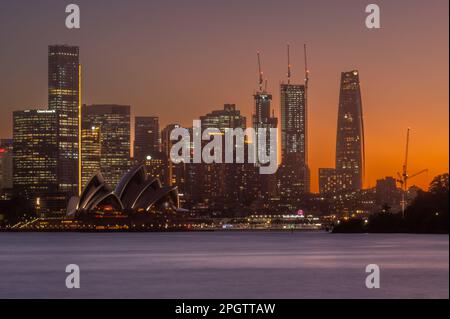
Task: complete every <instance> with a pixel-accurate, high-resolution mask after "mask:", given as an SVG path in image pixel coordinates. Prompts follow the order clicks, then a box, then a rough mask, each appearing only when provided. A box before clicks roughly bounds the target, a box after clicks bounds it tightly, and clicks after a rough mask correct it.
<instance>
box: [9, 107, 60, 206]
mask: <svg viewBox="0 0 450 319" xmlns="http://www.w3.org/2000/svg"><path fill="white" fill-rule="evenodd" d="M57 122H58V114H57V112H56V111H55V110H25V111H15V112H14V113H13V171H14V176H13V187H14V190H15V191H16V192H17V193H19V194H22V195H24V196H26V197H27V198H29V199H32V198H34V197H36V196H38V195H42V194H48V193H53V192H57V191H58V179H57V163H58V141H57Z"/></svg>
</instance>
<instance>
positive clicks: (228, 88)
mask: <svg viewBox="0 0 450 319" xmlns="http://www.w3.org/2000/svg"><path fill="white" fill-rule="evenodd" d="M77 3H78V4H79V5H80V7H81V12H82V22H81V29H80V30H77V31H74V30H67V29H65V27H64V18H65V13H64V4H62V3H61V2H60V1H59V2H58V1H56V0H46V1H42V2H39V3H37V2H35V1H28V2H26V1H24V2H17V1H2V2H1V4H0V23H1V25H0V47H1V50H0V64H1V70H2V77H1V78H0V97H1V99H0V121H1V126H0V136H1V137H9V136H11V135H12V134H11V118H12V114H11V113H12V111H13V110H19V109H24V108H30V107H35V106H43V107H45V106H46V104H47V95H46V94H47V45H49V44H55V43H67V44H74V45H79V46H80V52H81V62H82V63H83V74H84V77H83V85H84V89H83V92H84V96H83V102H84V103H87V104H94V103H117V104H129V105H131V106H132V112H133V115H153V116H159V117H160V121H161V124H162V125H166V124H168V123H173V122H179V123H181V124H183V125H186V126H189V125H191V124H192V120H193V119H195V118H197V117H198V116H200V115H203V114H205V113H207V112H210V111H211V110H213V109H218V108H221V107H222V105H223V104H224V103H235V104H237V107H238V108H239V109H240V110H242V112H243V113H244V115H246V116H247V123H248V124H250V116H251V112H252V108H253V98H252V94H253V92H254V90H256V89H257V80H258V79H257V76H258V75H257V65H256V51H257V50H259V51H261V53H262V62H263V69H264V73H265V75H267V76H268V79H269V90H271V91H272V93H273V96H274V103H273V104H274V107H275V114H276V115H278V114H279V107H280V103H279V83H280V81H282V80H284V79H285V73H286V52H285V46H286V43H287V42H290V43H291V56H292V64H293V77H294V82H298V81H302V77H303V75H302V72H303V71H302V70H303V56H302V47H303V43H304V42H306V43H307V44H308V50H309V67H310V70H311V76H310V78H311V80H310V100H309V107H310V109H309V129H310V130H309V136H310V138H309V146H310V147H309V162H310V167H311V173H312V177H311V181H312V190H313V191H317V190H318V187H317V184H318V183H317V171H318V168H319V167H333V166H334V156H335V139H336V121H337V108H338V96H339V79H340V72H341V71H346V70H352V69H358V70H359V71H360V78H361V87H362V98H363V112H364V122H365V123H364V125H365V137H366V173H367V174H366V186H374V185H375V182H376V180H377V178H380V177H384V176H393V175H395V174H396V172H397V171H399V170H401V166H402V162H403V157H404V148H405V134H406V129H407V127H411V128H412V136H411V149H410V172H411V173H414V172H416V171H419V170H421V169H423V168H428V169H429V170H430V171H429V173H428V174H423V175H421V176H420V177H417V178H416V179H414V180H412V181H411V183H413V184H417V185H419V186H421V187H427V185H428V184H429V182H430V181H431V179H432V177H433V176H435V175H437V174H439V173H443V172H448V169H449V168H448V166H449V165H448V163H449V157H448V154H449V140H448V136H449V122H448V121H449V120H448V118H449V104H448V101H449V100H448V98H449V96H448V85H449V80H448V67H449V65H448V54H449V51H448V44H449V43H448V37H449V33H448V27H449V25H448V9H449V8H448V1H447V0H430V1H421V0H411V1H383V0H380V1H377V4H378V5H379V6H380V7H381V29H379V30H368V29H366V28H365V25H364V19H365V16H366V14H365V12H364V8H365V5H366V3H365V2H364V1H359V0H343V1H326V0H315V1H312V0H311V1H300V0H296V1H293V0H278V1H275V0H273V1H270V0H260V1H252V0H249V1H244V2H242V1H237V0H230V1H227V2H226V3H225V2H223V3H220V2H214V1H206V0H189V1H181V0H180V1H176V0H171V1H164V2H160V1H138V0H130V1H119V0H111V1H107V2H105V3H103V2H102V1H86V0H79V1H78V2H77Z"/></svg>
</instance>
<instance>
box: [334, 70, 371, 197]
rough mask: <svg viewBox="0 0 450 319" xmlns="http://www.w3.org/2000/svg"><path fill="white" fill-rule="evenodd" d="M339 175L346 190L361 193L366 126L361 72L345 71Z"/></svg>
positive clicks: (340, 114) (337, 161)
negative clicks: (360, 81) (364, 122)
mask: <svg viewBox="0 0 450 319" xmlns="http://www.w3.org/2000/svg"><path fill="white" fill-rule="evenodd" d="M336 172H337V174H338V175H339V177H340V178H341V179H342V185H341V187H342V191H353V190H360V189H362V188H363V179H364V124H363V111H362V101H361V89H360V83H359V72H358V71H357V70H353V71H349V72H342V74H341V85H340V95H339V110H338V122H337V137H336Z"/></svg>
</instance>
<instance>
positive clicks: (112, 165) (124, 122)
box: [82, 105, 130, 185]
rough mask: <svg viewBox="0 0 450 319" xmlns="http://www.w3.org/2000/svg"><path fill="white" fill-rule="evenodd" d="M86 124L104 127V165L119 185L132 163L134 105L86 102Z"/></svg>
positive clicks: (107, 176) (109, 177) (106, 175)
mask: <svg viewBox="0 0 450 319" xmlns="http://www.w3.org/2000/svg"><path fill="white" fill-rule="evenodd" d="M82 122H83V127H86V128H89V127H91V128H92V127H99V128H100V144H101V147H100V168H101V172H102V174H103V176H104V178H105V181H106V182H107V183H108V184H110V185H116V184H117V182H118V181H119V179H120V178H121V177H122V176H123V174H125V173H126V172H127V171H128V169H129V167H130V106H129V105H83V109H82Z"/></svg>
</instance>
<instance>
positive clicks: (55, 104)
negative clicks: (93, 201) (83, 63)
mask: <svg viewBox="0 0 450 319" xmlns="http://www.w3.org/2000/svg"><path fill="white" fill-rule="evenodd" d="M80 80H81V79H80V66H79V48H78V47H76V46H67V45H51V46H49V47H48V107H49V109H50V110H56V111H58V112H57V114H58V123H57V128H58V132H57V139H58V163H57V179H58V188H59V191H61V192H66V193H67V194H68V195H75V194H77V193H78V164H79V162H78V135H79V133H78V113H79V107H80V105H79V103H80Z"/></svg>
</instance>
